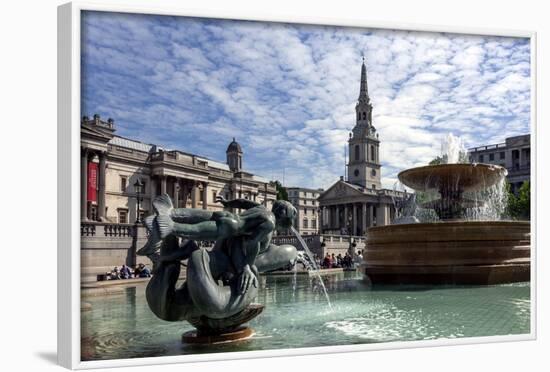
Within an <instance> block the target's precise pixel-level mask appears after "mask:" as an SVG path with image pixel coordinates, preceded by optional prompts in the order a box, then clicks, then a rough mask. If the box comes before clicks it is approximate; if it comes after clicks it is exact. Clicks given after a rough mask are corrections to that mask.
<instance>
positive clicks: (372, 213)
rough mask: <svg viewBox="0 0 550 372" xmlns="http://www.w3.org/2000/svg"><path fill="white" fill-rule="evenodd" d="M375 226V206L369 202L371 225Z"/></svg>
mask: <svg viewBox="0 0 550 372" xmlns="http://www.w3.org/2000/svg"><path fill="white" fill-rule="evenodd" d="M372 226H374V206H373V205H372V204H369V227H372Z"/></svg>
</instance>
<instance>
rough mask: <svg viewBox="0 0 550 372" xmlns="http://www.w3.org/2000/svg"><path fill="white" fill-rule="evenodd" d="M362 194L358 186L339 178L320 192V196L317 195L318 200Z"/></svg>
mask: <svg viewBox="0 0 550 372" xmlns="http://www.w3.org/2000/svg"><path fill="white" fill-rule="evenodd" d="M363 195H364V193H363V192H362V191H360V190H359V186H355V185H351V184H349V183H347V182H344V181H342V180H340V181H338V182H336V183H335V184H334V185H332V186H331V187H329V188H328V190H327V191H325V192H324V193H323V194H321V196H320V197H319V201H326V200H331V199H341V198H345V197H353V196H363Z"/></svg>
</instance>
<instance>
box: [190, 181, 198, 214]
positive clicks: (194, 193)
mask: <svg viewBox="0 0 550 372" xmlns="http://www.w3.org/2000/svg"><path fill="white" fill-rule="evenodd" d="M197 190H198V187H197V182H195V181H193V186H192V188H191V208H197V199H198V198H197Z"/></svg>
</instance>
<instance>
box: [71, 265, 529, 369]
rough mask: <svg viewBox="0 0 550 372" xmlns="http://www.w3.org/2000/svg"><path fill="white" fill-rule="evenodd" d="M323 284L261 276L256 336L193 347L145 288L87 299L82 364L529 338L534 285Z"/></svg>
mask: <svg viewBox="0 0 550 372" xmlns="http://www.w3.org/2000/svg"><path fill="white" fill-rule="evenodd" d="M323 280H324V281H325V285H326V287H327V289H328V292H329V295H330V300H331V302H332V310H331V309H329V307H328V305H327V302H326V299H325V297H324V294H323V293H322V291H321V290H320V288H319V284H318V282H317V279H314V278H309V277H307V276H301V275H298V276H297V277H296V278H294V277H292V276H288V277H286V276H285V277H276V276H267V277H264V276H262V277H261V281H260V284H261V288H260V295H259V297H258V298H257V302H259V303H262V304H264V305H266V308H265V310H264V312H263V313H262V314H260V315H259V316H258V317H257V318H256V319H254V320H252V321H251V322H250V326H251V327H252V328H254V329H255V330H256V335H255V336H254V337H253V338H251V339H250V340H247V341H243V342H239V343H233V344H223V345H210V346H191V345H183V344H182V343H181V335H182V333H184V332H185V331H188V330H191V329H193V328H192V327H191V325H189V324H188V323H186V322H175V323H171V322H166V321H163V320H160V319H157V318H156V317H155V316H154V315H153V314H152V313H151V311H150V310H149V308H148V307H147V303H146V301H145V285H144V284H141V285H138V286H137V287H133V288H127V289H126V290H125V293H124V294H120V295H109V296H99V297H89V298H86V299H85V300H84V301H86V302H88V303H90V304H91V305H92V310H91V311H84V312H82V329H81V330H82V339H81V342H82V360H99V359H118V358H139V357H151V356H166V355H180V354H196V353H212V352H231V351H247V350H267V349H282V348H299V347H315V346H334V345H350V344H365V343H377V342H392V341H412V340H432V339H442V338H462V337H478V336H494V335H512V334H525V333H529V332H530V286H529V283H516V284H507V285H494V286H478V287H473V286H469V287H458V286H452V287H443V286H437V287H428V286H394V287H392V286H382V287H378V286H377V287H375V288H370V287H369V286H367V285H366V284H364V282H362V281H361V280H360V276H359V275H358V274H356V273H340V274H337V275H331V276H326V277H324V278H323Z"/></svg>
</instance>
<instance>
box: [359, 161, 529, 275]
mask: <svg viewBox="0 0 550 372" xmlns="http://www.w3.org/2000/svg"><path fill="white" fill-rule="evenodd" d="M505 176H506V169H504V168H502V167H499V166H495V165H489V164H442V165H433V166H426V167H419V168H412V169H408V170H405V171H403V172H401V173H399V175H398V177H399V180H400V181H401V182H402V183H403V184H405V185H406V186H409V187H411V188H413V189H415V190H418V191H432V192H434V191H437V192H438V193H439V194H440V196H441V198H440V199H437V200H433V201H430V202H426V203H424V204H423V205H422V206H423V207H424V208H430V209H433V210H435V212H436V213H437V215H438V216H439V219H440V222H432V223H412V224H400V225H389V226H378V227H371V228H369V229H368V231H367V239H366V244H367V247H366V249H365V252H364V254H363V258H364V262H363V265H362V270H363V272H364V273H365V275H366V276H368V278H369V279H370V281H371V282H372V283H374V284H376V283H391V284H406V283H414V284H485V285H486V284H498V283H511V282H522V281H529V280H530V268H531V265H530V245H531V243H530V241H531V225H530V222H526V221H523V222H522V221H464V220H462V218H463V217H464V215H465V211H466V210H467V209H468V208H472V207H477V206H478V205H479V204H480V203H482V201H479V200H470V199H465V198H464V197H463V194H464V192H476V191H480V190H484V189H487V188H488V187H491V186H493V185H495V184H496V183H497V182H500V181H501V180H503V179H504V177H505Z"/></svg>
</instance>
